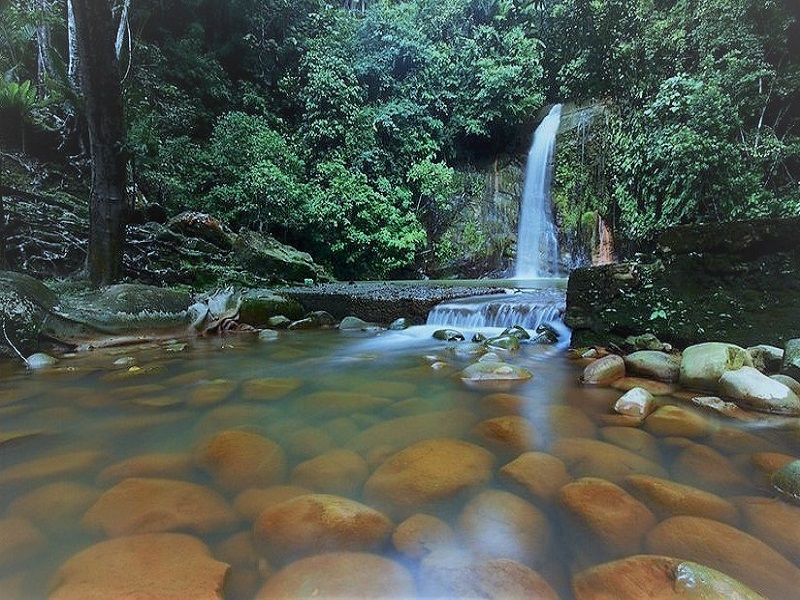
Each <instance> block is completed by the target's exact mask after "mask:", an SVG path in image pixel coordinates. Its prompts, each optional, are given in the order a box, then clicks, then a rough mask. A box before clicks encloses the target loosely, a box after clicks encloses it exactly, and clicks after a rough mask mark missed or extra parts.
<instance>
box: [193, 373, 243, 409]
mask: <svg viewBox="0 0 800 600" xmlns="http://www.w3.org/2000/svg"><path fill="white" fill-rule="evenodd" d="M237 385H238V384H237V383H236V382H235V381H232V380H230V379H215V380H213V381H201V382H200V383H197V384H196V385H195V386H194V387H193V388H192V390H191V392H189V400H188V404H189V406H193V407H194V406H202V407H205V406H214V405H215V404H219V403H220V402H222V401H223V400H225V399H227V398H228V396H230V395H231V394H232V393H233V391H234V390H235V389H236V386H237Z"/></svg>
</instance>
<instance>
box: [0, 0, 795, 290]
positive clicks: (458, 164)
mask: <svg viewBox="0 0 800 600" xmlns="http://www.w3.org/2000/svg"><path fill="white" fill-rule="evenodd" d="M22 4H24V3H22ZM49 4H50V5H51V10H50V12H43V11H27V10H25V9H24V7H22V6H21V4H19V3H13V2H8V0H5V1H0V70H1V71H2V73H3V79H2V82H0V111H3V115H12V116H13V119H12V120H14V121H15V122H19V123H23V122H24V123H26V124H27V125H25V127H28V128H30V127H42V126H44V127H48V128H51V129H57V128H59V127H60V129H61V133H62V135H63V137H64V138H65V140H67V141H69V139H68V138H70V137H72V138H73V140H72V141H74V138H75V136H76V131H80V129H75V128H72V127H71V126H68V124H71V123H74V119H73V118H72V117H73V115H79V114H80V109H81V107H80V102H79V101H78V100H77V96H76V95H75V94H74V90H72V88H71V86H70V83H69V81H68V80H67V75H66V73H67V68H66V65H67V62H68V56H67V45H66V42H67V31H66V3H65V1H64V0H53V1H52V2H51V3H49ZM37 6H39V4H37ZM790 9H791V0H632V1H631V0H604V1H598V0H543V1H535V2H531V1H524V0H436V1H434V0H409V1H405V2H402V1H396V0H375V1H374V2H368V3H367V5H366V9H365V10H363V11H362V10H348V9H347V8H342V7H341V6H340V5H328V4H326V3H325V2H323V1H321V0H300V1H296V2H289V1H288V0H265V1H261V0H230V1H227V2H218V1H215V0H175V1H171V2H164V1H163V0H133V2H132V4H131V13H130V19H131V21H130V31H131V32H132V39H131V40H130V45H129V46H128V45H127V44H126V45H125V46H123V52H122V55H121V57H120V58H121V63H122V66H123V68H124V70H125V79H124V82H123V83H124V88H125V101H126V111H127V119H128V138H129V139H128V146H129V150H130V153H131V156H132V157H133V164H134V167H135V168H133V169H132V175H133V176H135V183H136V184H137V186H138V189H139V190H140V191H141V192H142V194H143V195H144V197H146V198H147V199H148V201H151V202H159V203H161V204H163V205H164V206H165V207H167V209H168V210H169V211H171V212H178V211H180V210H184V209H187V208H192V209H199V210H206V211H208V212H212V213H214V214H216V215H219V216H221V217H223V218H224V219H225V220H226V221H227V222H229V223H230V224H231V225H232V226H234V227H237V228H238V227H246V228H251V229H256V230H260V231H265V232H270V233H272V234H273V235H275V236H276V237H277V238H279V239H281V240H282V241H286V242H289V243H292V244H294V245H296V246H298V247H300V248H301V249H303V250H306V251H309V252H310V253H312V255H314V256H315V258H317V259H318V260H320V261H322V262H324V263H326V264H328V265H329V266H330V267H332V269H333V271H334V272H335V273H336V275H338V276H339V277H342V278H356V277H387V276H392V275H399V274H410V273H411V272H413V271H414V270H423V269H424V268H425V267H424V264H425V263H426V262H431V261H433V262H436V261H437V260H439V261H442V260H446V259H450V258H453V257H454V256H457V254H458V253H459V249H458V248H457V247H454V245H453V242H452V239H453V238H452V236H445V235H444V234H445V232H446V230H447V229H448V227H449V226H450V224H451V223H452V222H453V220H454V219H456V218H457V217H458V211H459V210H460V206H462V205H463V202H462V201H463V199H464V198H465V197H466V196H468V195H470V194H474V193H475V189H474V188H475V186H474V182H472V179H473V178H472V177H471V176H462V175H461V174H460V173H471V172H474V169H475V166H476V165H478V166H480V165H483V164H486V163H487V162H489V161H491V160H493V159H494V158H495V157H496V156H497V155H500V154H503V153H507V152H514V153H515V152H519V151H520V150H521V147H520V140H523V141H522V143H523V144H524V143H525V142H526V141H527V139H528V136H529V134H530V132H531V130H532V129H533V124H534V122H535V119H536V115H537V114H538V113H539V112H540V110H541V109H542V108H543V107H544V106H545V105H546V104H548V103H552V102H559V101H569V102H575V103H578V104H586V105H591V106H594V107H595V108H594V109H593V110H592V111H591V114H592V115H593V118H592V119H589V120H587V121H586V122H585V123H582V124H580V126H578V127H575V128H574V129H572V130H571V131H569V132H567V133H565V134H564V135H563V136H562V139H561V142H560V144H559V155H558V159H557V167H558V168H557V173H556V189H555V195H554V200H555V203H556V208H557V213H558V218H559V220H560V224H561V225H562V227H563V229H564V230H565V231H571V232H580V231H581V229H584V230H585V229H587V228H589V227H591V226H593V225H592V224H593V223H594V220H593V219H594V215H598V214H599V215H602V216H603V217H604V218H605V220H606V221H608V222H611V223H612V224H613V226H614V228H615V229H616V230H617V235H618V237H625V238H627V241H628V242H630V243H633V244H635V243H638V242H639V241H641V240H646V239H647V238H649V237H651V236H652V235H653V234H654V233H655V232H657V231H658V230H660V229H661V228H663V227H666V226H669V225H673V224H676V223H687V222H696V221H704V220H727V219H733V218H741V217H752V216H763V215H771V214H778V215H784V214H798V213H800V188H798V174H799V173H800V142H798V137H797V133H796V131H795V130H796V126H797V125H798V122H799V121H800V106H798V104H797V102H798V100H797V98H796V96H797V89H798V82H800V76H799V75H798V73H799V71H798V67H800V58H799V57H798V54H799V53H798V41H797V40H798V38H799V37H800V36H798V29H797V24H796V23H795V22H794V21H793V20H792V18H791V17H790ZM44 26H46V27H48V28H49V29H50V30H51V33H52V36H51V39H52V44H53V45H52V48H50V49H49V51H50V54H51V58H52V60H51V63H52V64H53V65H54V67H53V68H51V69H50V71H48V73H47V74H46V77H41V76H40V75H41V74H40V73H39V67H38V65H37V44H36V27H44ZM26 82H32V83H26ZM37 82H39V83H37ZM42 82H43V84H42ZM43 86H44V87H43ZM598 107H599V108H598ZM587 114H588V113H587ZM34 116H35V117H36V118H32V117H34ZM4 120H5V121H6V122H10V120H9V119H4ZM70 147H72V148H75V147H79V145H78V144H74V143H73V144H72V145H71V146H70ZM470 182H471V183H470ZM478 187H480V186H478ZM478 193H481V192H480V191H478ZM462 225H463V224H462ZM462 229H464V228H463V227H462ZM470 231H471V232H472V237H471V238H470V239H472V238H474V239H473V244H474V245H483V243H484V241H485V240H484V241H480V240H483V238H482V237H481V236H482V234H481V232H480V231H479V230H478V229H475V227H472V229H470Z"/></svg>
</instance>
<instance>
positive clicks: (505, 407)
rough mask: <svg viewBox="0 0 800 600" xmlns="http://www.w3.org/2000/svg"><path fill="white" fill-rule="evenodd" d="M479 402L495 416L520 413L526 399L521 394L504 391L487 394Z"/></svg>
mask: <svg viewBox="0 0 800 600" xmlns="http://www.w3.org/2000/svg"><path fill="white" fill-rule="evenodd" d="M481 402H482V406H483V408H484V410H485V411H486V412H488V413H489V414H491V415H495V416H504V415H519V414H522V412H523V410H524V409H525V406H526V404H527V400H526V399H525V398H523V397H522V396H517V395H515V394H509V393H506V392H495V393H493V394H488V395H487V396H484V397H483V399H482V401H481Z"/></svg>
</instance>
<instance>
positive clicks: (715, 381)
mask: <svg viewBox="0 0 800 600" xmlns="http://www.w3.org/2000/svg"><path fill="white" fill-rule="evenodd" d="M752 366H753V361H752V359H751V358H750V354H749V353H748V352H747V350H745V349H744V348H741V347H739V346H736V345H735V344H726V343H723V342H704V343H702V344H695V345H694V346H689V347H688V348H686V349H685V350H684V351H683V356H682V358H681V371H680V383H681V385H682V386H683V387H687V388H691V389H696V390H703V391H707V392H712V393H717V392H718V391H719V378H720V377H722V374H723V373H725V372H726V371H732V370H736V369H740V368H741V367H752Z"/></svg>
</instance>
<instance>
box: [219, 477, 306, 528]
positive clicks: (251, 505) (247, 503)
mask: <svg viewBox="0 0 800 600" xmlns="http://www.w3.org/2000/svg"><path fill="white" fill-rule="evenodd" d="M310 493H311V490H309V489H308V488H304V487H300V486H297V485H273V486H271V487H267V488H250V489H248V490H244V491H243V492H241V493H240V494H239V495H238V496H236V499H235V500H234V501H233V508H234V509H235V510H236V512H237V513H239V514H240V515H241V516H242V517H244V518H245V519H247V520H248V521H250V522H253V521H255V520H256V519H257V518H258V515H260V514H261V513H262V512H264V511H265V510H266V509H268V508H272V507H273V506H276V505H278V504H280V503H282V502H286V501H287V500H291V499H292V498H297V497H298V496H305V495H306V494H310Z"/></svg>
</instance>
